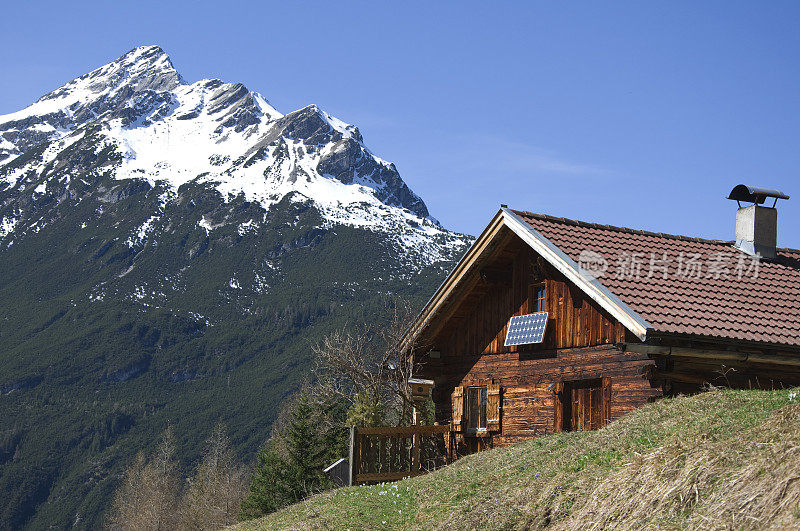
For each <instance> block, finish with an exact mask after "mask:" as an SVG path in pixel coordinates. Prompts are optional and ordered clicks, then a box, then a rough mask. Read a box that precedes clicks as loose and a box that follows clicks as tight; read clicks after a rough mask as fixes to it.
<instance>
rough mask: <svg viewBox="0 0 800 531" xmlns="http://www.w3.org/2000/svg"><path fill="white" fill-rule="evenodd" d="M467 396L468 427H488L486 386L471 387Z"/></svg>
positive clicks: (470, 428)
mask: <svg viewBox="0 0 800 531" xmlns="http://www.w3.org/2000/svg"><path fill="white" fill-rule="evenodd" d="M468 393H469V394H468V396H467V429H469V430H485V429H486V388H485V387H470V388H469V389H468Z"/></svg>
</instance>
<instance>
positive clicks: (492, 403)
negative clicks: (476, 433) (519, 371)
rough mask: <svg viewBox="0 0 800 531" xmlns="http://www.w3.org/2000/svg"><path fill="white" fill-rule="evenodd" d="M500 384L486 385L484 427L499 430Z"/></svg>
mask: <svg viewBox="0 0 800 531" xmlns="http://www.w3.org/2000/svg"><path fill="white" fill-rule="evenodd" d="M500 409H501V408H500V384H488V385H487V386H486V429H487V430H489V431H500Z"/></svg>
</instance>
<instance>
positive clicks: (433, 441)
mask: <svg viewBox="0 0 800 531" xmlns="http://www.w3.org/2000/svg"><path fill="white" fill-rule="evenodd" d="M453 455H454V451H453V438H452V437H451V434H450V426H449V425H445V426H401V427H381V428H357V427H352V428H350V484H351V485H361V484H366V483H380V482H383V481H397V480H399V479H403V478H406V477H410V476H418V475H420V474H425V473H426V472H429V471H431V470H434V469H436V468H439V467H441V466H443V465H446V464H448V463H449V462H450V461H451V460H452V457H453Z"/></svg>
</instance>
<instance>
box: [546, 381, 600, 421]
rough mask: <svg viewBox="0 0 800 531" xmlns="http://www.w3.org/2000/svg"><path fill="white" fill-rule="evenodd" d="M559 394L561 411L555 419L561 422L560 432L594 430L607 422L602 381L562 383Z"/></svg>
mask: <svg viewBox="0 0 800 531" xmlns="http://www.w3.org/2000/svg"><path fill="white" fill-rule="evenodd" d="M559 394H560V397H559V401H558V402H559V407H560V408H561V411H560V412H559V413H560V415H557V417H556V418H557V419H558V420H560V422H561V426H560V428H561V431H586V430H596V429H599V428H601V427H603V426H604V425H605V424H606V423H607V422H608V415H607V411H608V403H607V402H608V401H607V398H606V396H607V393H605V392H604V385H603V381H602V380H579V381H575V382H564V384H563V387H562V390H561V393H559ZM558 417H560V419H559V418H558ZM557 428H558V427H557Z"/></svg>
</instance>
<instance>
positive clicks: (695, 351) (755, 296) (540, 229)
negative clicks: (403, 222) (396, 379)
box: [404, 201, 800, 452]
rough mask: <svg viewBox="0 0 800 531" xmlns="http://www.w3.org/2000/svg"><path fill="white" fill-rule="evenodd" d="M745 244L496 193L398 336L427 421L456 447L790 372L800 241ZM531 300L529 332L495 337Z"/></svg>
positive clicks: (783, 380) (796, 340)
mask: <svg viewBox="0 0 800 531" xmlns="http://www.w3.org/2000/svg"><path fill="white" fill-rule="evenodd" d="M762 202H763V201H762ZM755 206H757V207H758V208H767V207H762V206H759V205H758V204H755ZM747 208H749V207H747ZM740 210H741V209H740ZM756 240H757V241H756V242H755V243H756V244H758V245H761V244H763V241H762V239H759V238H758V237H757V238H756ZM750 243H753V242H750ZM743 246H744V247H743ZM746 246H747V241H737V242H731V241H718V240H706V239H700V238H687V237H684V236H675V235H668V234H660V233H652V232H645V231H640V230H632V229H627V228H620V227H611V226H607V225H598V224H594V223H586V222H581V221H573V220H568V219H563V218H556V217H551V216H546V215H540V214H533V213H530V212H523V211H515V210H510V209H508V208H505V207H504V208H502V209H501V210H500V211H499V212H498V213H497V214H496V215H495V216H494V218H493V219H492V220H491V222H490V223H489V225H488V226H487V227H486V229H485V230H484V231H483V233H482V234H481V235H480V236H479V237H478V238H477V240H476V241H475V243H474V245H473V246H472V247H471V248H470V249H469V251H467V253H466V254H465V256H464V257H463V259H462V260H461V261H460V262H459V263H458V264H457V265H456V267H455V268H454V270H453V271H452V273H451V274H450V275H449V276H448V278H447V279H446V280H445V282H444V283H443V284H442V286H441V287H440V288H439V289H438V290H437V291H436V293H435V294H434V295H433V297H432V298H431V299H430V301H429V302H428V303H427V305H426V306H425V307H424V309H423V310H422V312H421V313H420V315H419V316H418V317H417V318H416V320H415V322H414V323H413V325H412V326H411V327H410V329H409V331H408V333H407V334H406V336H405V338H404V341H405V345H406V346H407V347H410V348H413V353H414V354H413V356H414V364H415V371H416V375H417V376H418V377H420V378H425V379H428V380H432V381H433V383H434V386H433V391H432V398H433V400H434V403H435V406H436V419H437V421H438V422H439V423H440V424H450V426H451V429H452V430H453V431H455V432H456V434H457V438H458V442H459V444H460V445H461V449H462V451H467V452H469V451H476V450H480V449H483V448H487V447H492V446H495V445H504V444H509V443H512V442H515V441H518V440H521V439H527V438H530V437H536V436H541V435H545V434H549V433H553V432H557V431H570V430H589V429H596V428H599V427H602V426H603V425H605V424H607V423H608V422H610V421H612V420H614V419H617V418H619V417H621V416H622V415H624V414H626V413H628V412H629V411H631V410H633V409H635V408H637V407H640V406H641V405H643V404H645V403H646V402H648V401H650V400H653V399H656V398H657V397H660V396H663V395H672V394H676V393H691V392H696V391H698V390H701V389H702V388H704V386H709V385H714V386H732V387H760V388H775V387H781V386H794V385H798V384H800V251H797V250H790V249H776V248H774V243H773V249H772V250H773V255H772V257H771V258H770V259H768V260H767V259H761V260H758V259H757V258H755V257H753V256H751V254H748V253H747V252H746V251H747V248H746ZM743 249H744V250H743ZM766 251H769V249H766ZM544 312H546V314H547V315H546V317H543V318H542V319H540V320H541V321H542V322H543V323H544V326H545V328H544V334H543V337H542V336H541V335H540V336H539V337H538V338H535V339H541V341H540V342H532V343H528V344H517V345H508V344H507V343H508V342H507V339H508V337H509V323H510V321H511V318H512V317H514V316H533V315H535V314H539V315H540V316H541V315H542V314H543V313H544ZM512 326H514V327H516V326H517V325H515V324H514V323H512ZM512 332H514V331H513V330H512ZM515 337H516V336H515ZM523 343H524V342H523Z"/></svg>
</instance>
